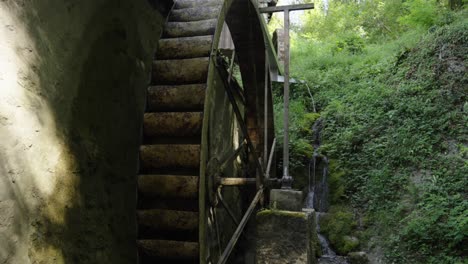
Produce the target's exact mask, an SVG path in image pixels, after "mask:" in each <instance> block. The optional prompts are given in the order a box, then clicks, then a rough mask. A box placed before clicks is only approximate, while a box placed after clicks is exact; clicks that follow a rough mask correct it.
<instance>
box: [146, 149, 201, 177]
mask: <svg viewBox="0 0 468 264" xmlns="http://www.w3.org/2000/svg"><path fill="white" fill-rule="evenodd" d="M171 167H172V168H189V169H196V168H199V167H200V145H189V144H184V145H182V144H181V145H176V144H170V145H164V144H157V145H142V146H141V147H140V168H141V169H142V170H143V171H145V172H147V171H153V170H157V169H161V168H171Z"/></svg>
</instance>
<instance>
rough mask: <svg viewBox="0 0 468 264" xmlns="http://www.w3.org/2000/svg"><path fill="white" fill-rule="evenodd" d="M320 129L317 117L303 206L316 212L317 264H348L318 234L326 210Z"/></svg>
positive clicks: (325, 170) (325, 169)
mask: <svg viewBox="0 0 468 264" xmlns="http://www.w3.org/2000/svg"><path fill="white" fill-rule="evenodd" d="M321 130H322V120H321V119H318V120H317V121H316V122H315V123H314V125H313V127H312V131H313V132H314V141H313V146H314V154H313V155H312V159H311V160H310V162H309V188H308V194H307V198H306V201H305V207H306V208H311V209H314V210H315V212H316V216H317V219H316V223H317V227H316V228H317V236H318V239H319V243H320V246H321V248H322V256H321V257H320V258H319V264H348V262H347V261H346V258H344V257H342V256H338V255H336V253H335V251H333V249H332V248H331V247H330V244H329V242H328V240H327V238H326V237H325V236H324V235H322V234H320V224H319V223H320V217H321V216H322V215H323V214H325V213H326V212H327V211H328V207H329V204H328V158H327V157H326V156H323V155H320V154H319V153H318V149H319V147H320V136H321V135H320V133H321Z"/></svg>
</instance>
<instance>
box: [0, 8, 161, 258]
mask: <svg viewBox="0 0 468 264" xmlns="http://www.w3.org/2000/svg"><path fill="white" fill-rule="evenodd" d="M156 5H158V3H157V2H156ZM162 24H163V17H162V15H161V14H160V13H159V12H158V11H156V9H154V8H153V7H152V6H151V5H150V4H148V3H147V2H146V0H120V1H119V0H112V1H111V0H82V1H72V0H49V1H43V0H42V1H41V0H2V1H0V263H21V264H27V263H135V262H136V254H135V252H136V250H135V236H136V235H135V231H136V230H135V229H136V227H135V226H136V224H135V217H134V212H135V194H136V191H135V189H136V185H135V175H136V171H137V149H138V145H139V135H140V125H141V119H142V112H143V110H144V94H145V88H146V86H147V83H148V81H149V71H150V69H151V58H152V54H153V52H154V50H155V48H156V43H157V40H158V38H159V36H160V32H161V26H162Z"/></svg>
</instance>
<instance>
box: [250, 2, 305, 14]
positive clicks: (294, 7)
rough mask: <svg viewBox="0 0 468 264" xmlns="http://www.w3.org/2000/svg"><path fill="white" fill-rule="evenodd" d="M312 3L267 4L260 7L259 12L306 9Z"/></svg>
mask: <svg viewBox="0 0 468 264" xmlns="http://www.w3.org/2000/svg"><path fill="white" fill-rule="evenodd" d="M313 8H314V4H299V5H284V6H269V7H264V8H260V9H259V11H260V13H275V12H283V11H284V10H289V11H294V10H306V9H313Z"/></svg>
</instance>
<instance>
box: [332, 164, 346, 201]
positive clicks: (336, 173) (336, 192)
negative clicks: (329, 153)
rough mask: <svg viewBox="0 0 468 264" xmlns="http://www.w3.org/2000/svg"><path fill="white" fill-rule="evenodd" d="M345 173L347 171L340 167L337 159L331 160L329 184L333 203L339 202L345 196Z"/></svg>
mask: <svg viewBox="0 0 468 264" xmlns="http://www.w3.org/2000/svg"><path fill="white" fill-rule="evenodd" d="M345 175H346V172H345V171H344V170H342V169H340V167H339V164H338V163H337V162H336V161H335V160H330V165H329V177H328V185H329V189H330V203H331V204H337V203H339V202H341V200H343V198H344V194H345V182H344V178H345Z"/></svg>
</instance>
